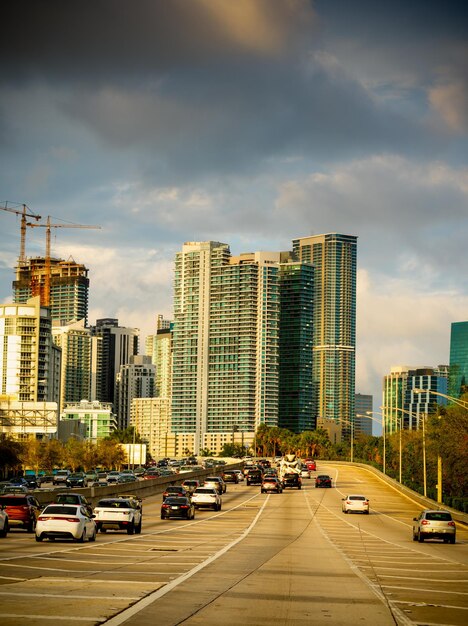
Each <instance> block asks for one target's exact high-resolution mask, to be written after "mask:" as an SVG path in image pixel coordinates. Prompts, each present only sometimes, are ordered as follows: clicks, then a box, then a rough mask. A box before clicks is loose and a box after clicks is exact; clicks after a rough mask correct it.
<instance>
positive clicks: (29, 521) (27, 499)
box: [0, 493, 41, 533]
mask: <svg viewBox="0 0 468 626" xmlns="http://www.w3.org/2000/svg"><path fill="white" fill-rule="evenodd" d="M0 506H3V507H4V510H6V512H7V515H8V525H9V527H10V528H13V527H17V526H19V527H20V528H25V529H26V530H27V531H28V533H32V532H34V529H35V528H36V521H37V518H38V516H39V513H40V511H41V505H40V504H39V502H38V501H37V500H36V498H35V497H34V496H32V495H29V494H27V493H11V494H2V495H0Z"/></svg>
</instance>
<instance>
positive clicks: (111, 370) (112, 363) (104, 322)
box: [91, 318, 154, 410]
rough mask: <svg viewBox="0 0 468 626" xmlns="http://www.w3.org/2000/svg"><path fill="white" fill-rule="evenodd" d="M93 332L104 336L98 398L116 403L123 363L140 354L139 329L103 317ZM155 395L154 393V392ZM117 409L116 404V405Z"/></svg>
mask: <svg viewBox="0 0 468 626" xmlns="http://www.w3.org/2000/svg"><path fill="white" fill-rule="evenodd" d="M91 334H92V335H93V336H96V337H101V338H102V363H101V371H100V382H99V393H100V397H99V396H98V397H97V399H98V400H101V402H110V403H111V404H113V405H115V382H116V378H117V374H118V372H119V371H120V367H121V366H122V365H126V364H127V363H129V362H130V357H131V356H135V355H137V354H138V342H139V330H138V328H126V327H124V326H119V320H118V319H113V318H103V319H99V320H97V321H96V325H95V326H91ZM153 395H154V394H153ZM114 410H115V406H114Z"/></svg>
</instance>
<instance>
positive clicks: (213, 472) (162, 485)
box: [33, 463, 243, 506]
mask: <svg viewBox="0 0 468 626" xmlns="http://www.w3.org/2000/svg"><path fill="white" fill-rule="evenodd" d="M242 466H243V463H231V464H229V465H223V468H222V469H220V468H219V467H218V468H211V469H203V470H195V471H194V472H183V473H182V474H173V475H172V476H159V477H158V478H150V479H148V480H137V481H135V482H132V483H123V484H117V483H113V484H112V485H108V486H107V487H85V488H82V487H81V488H77V489H75V488H70V487H54V488H53V489H41V488H39V489H35V490H34V492H33V493H34V496H35V498H37V500H38V501H39V503H40V504H41V505H46V504H49V503H51V502H53V501H54V499H55V494H57V493H63V492H65V491H70V492H73V493H81V494H82V495H83V496H85V497H86V498H87V499H88V500H89V501H90V502H91V504H92V506H94V505H95V504H96V503H97V502H98V500H101V499H102V498H106V497H110V496H118V495H119V494H123V493H132V494H135V495H136V496H138V497H140V498H149V497H151V496H155V495H158V494H159V493H163V491H164V490H165V489H166V487H167V486H168V485H180V484H181V483H182V482H183V481H184V480H191V479H195V480H196V479H198V478H205V476H219V475H221V474H222V473H223V472H224V470H227V469H242Z"/></svg>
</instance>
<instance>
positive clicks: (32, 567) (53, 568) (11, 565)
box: [3, 563, 102, 574]
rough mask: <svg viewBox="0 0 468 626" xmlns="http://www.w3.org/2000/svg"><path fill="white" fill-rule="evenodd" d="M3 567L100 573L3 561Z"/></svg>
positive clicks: (89, 570) (98, 572) (68, 572)
mask: <svg viewBox="0 0 468 626" xmlns="http://www.w3.org/2000/svg"><path fill="white" fill-rule="evenodd" d="M3 567H16V569H39V570H44V571H46V572H66V573H67V574H73V573H74V572H80V573H81V574H101V573H102V572H100V571H99V570H92V569H79V570H73V571H72V570H69V569H61V568H60V567H37V566H35V565H19V564H18V563H3Z"/></svg>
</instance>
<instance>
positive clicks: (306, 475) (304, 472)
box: [301, 465, 311, 478]
mask: <svg viewBox="0 0 468 626" xmlns="http://www.w3.org/2000/svg"><path fill="white" fill-rule="evenodd" d="M301 477H302V478H310V477H311V473H310V470H308V469H307V465H303V466H302V468H301Z"/></svg>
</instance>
